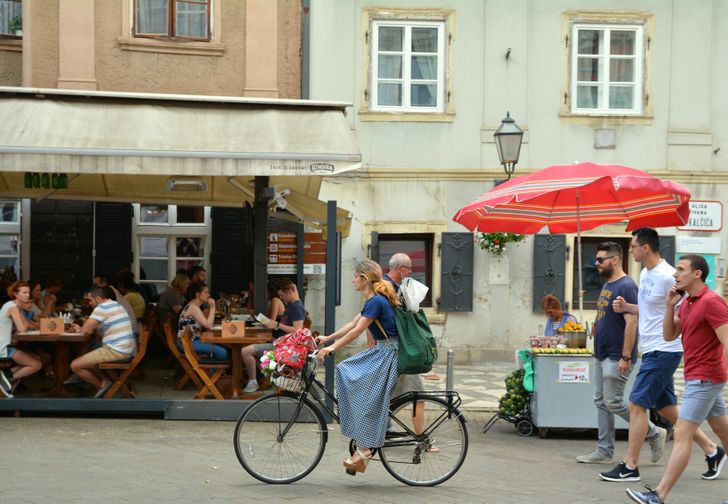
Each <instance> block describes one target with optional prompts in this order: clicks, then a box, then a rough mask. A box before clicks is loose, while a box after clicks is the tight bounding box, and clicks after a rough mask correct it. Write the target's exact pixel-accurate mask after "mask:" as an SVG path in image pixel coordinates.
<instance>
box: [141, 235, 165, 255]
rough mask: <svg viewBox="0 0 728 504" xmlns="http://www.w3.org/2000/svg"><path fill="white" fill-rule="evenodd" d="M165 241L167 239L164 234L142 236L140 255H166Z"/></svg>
mask: <svg viewBox="0 0 728 504" xmlns="http://www.w3.org/2000/svg"><path fill="white" fill-rule="evenodd" d="M167 243H169V240H168V239H167V237H166V236H143V237H142V239H141V251H140V255H141V256H142V257H167V256H168V255H169V254H168V253H167Z"/></svg>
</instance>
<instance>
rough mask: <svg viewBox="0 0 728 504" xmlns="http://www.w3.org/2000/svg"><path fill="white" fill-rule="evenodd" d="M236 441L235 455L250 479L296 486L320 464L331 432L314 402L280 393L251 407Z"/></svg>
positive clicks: (237, 428)
mask: <svg viewBox="0 0 728 504" xmlns="http://www.w3.org/2000/svg"><path fill="white" fill-rule="evenodd" d="M299 403H300V404H299ZM299 406H300V409H299ZM233 439H234V444H235V454H236V455H237V457H238V460H239V461H240V464H241V465H242V466H243V468H244V469H245V470H246V471H248V473H249V474H250V475H251V476H253V477H254V478H257V479H259V480H260V481H263V482H265V483H293V482H294V481H298V480H299V479H301V478H303V477H304V476H306V475H307V474H308V473H310V472H311V471H312V470H313V468H314V467H316V465H317V464H318V463H319V461H320V460H321V456H322V455H323V453H324V448H325V446H326V441H327V439H328V432H327V429H326V422H325V421H324V419H323V417H322V416H321V413H320V412H319V411H318V410H317V409H316V407H315V406H314V405H313V403H311V402H310V401H309V400H308V399H303V400H301V399H300V398H299V397H298V396H296V395H295V394H292V393H290V392H281V393H279V394H273V395H269V396H264V397H261V398H260V399H258V400H256V401H255V402H253V403H252V404H251V405H250V406H248V407H247V408H246V409H245V411H243V413H242V414H241V415H240V418H239V419H238V422H237V424H236V425H235V434H234V436H233Z"/></svg>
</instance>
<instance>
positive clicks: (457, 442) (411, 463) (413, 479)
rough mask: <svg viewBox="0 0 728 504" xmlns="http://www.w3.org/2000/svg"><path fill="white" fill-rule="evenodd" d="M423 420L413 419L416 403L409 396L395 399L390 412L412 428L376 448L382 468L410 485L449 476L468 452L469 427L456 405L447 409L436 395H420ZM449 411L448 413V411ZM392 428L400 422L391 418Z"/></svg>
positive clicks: (396, 427)
mask: <svg viewBox="0 0 728 504" xmlns="http://www.w3.org/2000/svg"><path fill="white" fill-rule="evenodd" d="M417 402H418V403H422V404H421V406H419V408H422V409H423V412H422V415H423V417H424V419H423V421H422V423H420V422H416V423H417V425H415V421H414V415H413V413H414V411H415V403H413V402H412V400H411V399H404V400H401V401H396V402H395V403H394V404H392V406H391V412H392V415H393V416H394V417H395V418H397V419H398V420H399V421H400V422H402V424H404V425H405V426H407V427H408V428H409V429H411V430H412V431H414V432H417V431H418V430H422V429H423V428H424V432H423V433H422V434H421V435H418V436H416V437H413V436H411V435H409V434H406V433H402V435H401V436H400V437H392V438H390V439H388V440H387V442H386V443H385V445H384V446H383V447H382V448H380V449H379V453H380V457H381V459H382V464H383V465H384V468H385V469H386V470H387V471H389V473H390V474H391V475H392V476H394V477H395V478H396V479H398V480H399V481H401V482H402V483H406V484H408V485H413V486H434V485H439V484H440V483H443V482H444V481H447V480H448V479H450V478H451V477H452V476H453V475H454V474H455V473H456V472H458V469H460V466H461V465H463V462H464V461H465V456H466V455H467V453H468V430H467V428H466V427H465V418H464V417H463V415H462V413H460V410H458V409H457V408H455V409H453V410H449V407H448V403H447V401H445V400H444V399H441V398H439V397H426V398H424V397H423V398H420V399H418V401H417ZM448 413H449V414H448ZM392 428H394V430H395V431H396V430H399V429H401V426H400V425H399V424H397V423H396V422H395V421H392Z"/></svg>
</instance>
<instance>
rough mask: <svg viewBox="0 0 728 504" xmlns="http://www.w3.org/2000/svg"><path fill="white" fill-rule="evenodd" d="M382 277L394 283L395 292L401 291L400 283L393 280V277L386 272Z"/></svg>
mask: <svg viewBox="0 0 728 504" xmlns="http://www.w3.org/2000/svg"><path fill="white" fill-rule="evenodd" d="M382 278H383V279H384V280H386V281H387V282H389V283H391V284H392V287H394V292H399V284H398V283H397V282H395V281H394V280H392V277H390V276H389V275H387V274H386V273H385V274H384V276H383V277H382Z"/></svg>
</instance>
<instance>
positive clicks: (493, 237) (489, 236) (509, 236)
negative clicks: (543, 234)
mask: <svg viewBox="0 0 728 504" xmlns="http://www.w3.org/2000/svg"><path fill="white" fill-rule="evenodd" d="M476 237H477V239H478V244H479V245H480V248H482V249H483V250H485V251H486V252H490V253H491V254H493V255H497V256H499V255H501V254H502V253H503V251H504V250H505V249H506V244H508V243H518V242H522V241H523V240H525V239H526V235H522V234H516V233H478V234H477V236H476Z"/></svg>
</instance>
